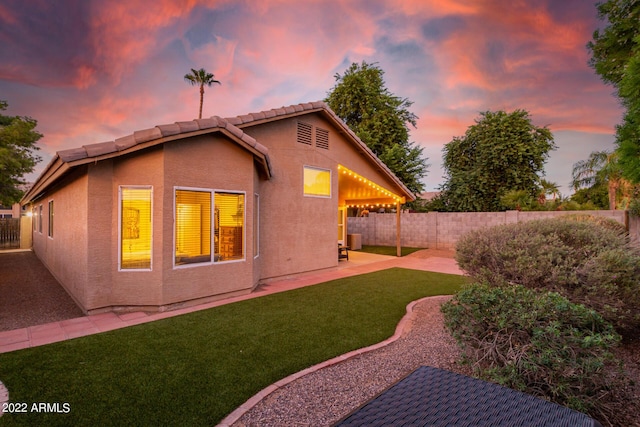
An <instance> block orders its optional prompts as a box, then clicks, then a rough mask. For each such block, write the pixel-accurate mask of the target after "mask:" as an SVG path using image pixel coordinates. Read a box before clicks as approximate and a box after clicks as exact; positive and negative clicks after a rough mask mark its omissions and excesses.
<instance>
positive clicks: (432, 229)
mask: <svg viewBox="0 0 640 427" xmlns="http://www.w3.org/2000/svg"><path fill="white" fill-rule="evenodd" d="M568 214H583V215H584V214H589V215H597V216H603V217H606V218H611V219H613V220H615V221H618V222H620V223H621V224H626V223H627V221H629V232H630V235H631V238H632V240H633V239H635V240H636V241H638V235H639V233H640V219H638V218H633V217H632V218H633V220H628V219H627V218H628V215H627V213H626V212H625V211H571V212H569V211H541V212H537V211H534V212H519V211H507V212H428V213H403V214H401V240H400V241H401V243H402V246H407V247H417V248H432V249H455V246H456V243H457V241H458V239H460V237H462V236H463V235H464V234H466V233H468V232H469V231H472V230H476V229H478V228H483V227H493V226H496V225H503V224H512V223H517V222H525V221H532V220H536V219H544V218H555V217H559V216H564V215H568ZM347 233H349V234H361V235H362V244H363V245H380V246H395V244H396V215H395V214H375V213H372V214H370V215H369V216H368V217H360V218H348V222H347ZM639 244H640V243H639Z"/></svg>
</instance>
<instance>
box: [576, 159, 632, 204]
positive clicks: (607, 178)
mask: <svg viewBox="0 0 640 427" xmlns="http://www.w3.org/2000/svg"><path fill="white" fill-rule="evenodd" d="M572 175H573V181H571V185H572V186H573V189H574V190H578V189H579V188H580V187H592V186H594V185H596V184H600V183H606V184H607V186H608V189H609V209H611V210H613V209H615V208H616V194H617V192H618V189H619V188H621V187H622V189H625V188H627V187H629V183H628V181H627V180H626V179H624V178H623V177H622V168H621V167H620V165H619V164H618V154H617V153H616V152H615V151H614V152H609V151H594V152H592V153H591V154H590V155H589V158H588V159H587V160H580V161H579V162H578V163H575V164H574V165H573V172H572Z"/></svg>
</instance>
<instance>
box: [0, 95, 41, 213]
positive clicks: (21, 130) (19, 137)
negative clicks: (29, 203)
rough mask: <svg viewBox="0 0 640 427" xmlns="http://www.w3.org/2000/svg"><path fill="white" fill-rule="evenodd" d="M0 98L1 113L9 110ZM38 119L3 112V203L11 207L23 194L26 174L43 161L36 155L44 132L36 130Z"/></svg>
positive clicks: (0, 168) (0, 145)
mask: <svg viewBox="0 0 640 427" xmlns="http://www.w3.org/2000/svg"><path fill="white" fill-rule="evenodd" d="M7 107H8V104H7V102H6V101H0V112H1V111H4V110H6V109H7ZM37 124H38V122H37V121H35V120H33V119H32V118H30V117H20V116H5V115H3V114H1V113H0V204H2V205H5V206H11V205H12V204H14V203H16V202H18V201H19V200H20V198H21V197H22V194H23V191H22V190H21V189H20V187H21V186H22V185H24V184H25V181H24V180H23V176H24V175H25V174H28V173H30V172H33V169H34V167H35V166H36V164H37V163H38V162H39V161H40V160H41V158H40V157H39V156H37V155H36V154H35V151H37V150H39V149H40V147H38V146H36V145H35V144H36V142H37V141H38V140H39V139H40V138H42V134H41V133H39V132H37V131H36V130H35V127H36V125H37Z"/></svg>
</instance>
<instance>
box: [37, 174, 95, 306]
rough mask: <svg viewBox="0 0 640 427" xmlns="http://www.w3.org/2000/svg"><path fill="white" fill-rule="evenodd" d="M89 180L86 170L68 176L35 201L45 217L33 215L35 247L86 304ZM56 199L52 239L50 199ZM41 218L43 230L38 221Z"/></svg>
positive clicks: (45, 263) (60, 278)
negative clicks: (50, 232) (49, 234)
mask: <svg viewBox="0 0 640 427" xmlns="http://www.w3.org/2000/svg"><path fill="white" fill-rule="evenodd" d="M88 187H89V179H88V176H87V174H86V172H85V171H79V172H78V173H77V174H75V175H74V176H73V177H69V178H68V179H65V180H64V181H63V182H62V183H61V185H59V186H57V187H56V189H55V190H54V191H52V192H50V193H47V194H46V195H45V196H44V197H42V198H41V199H39V200H37V201H36V202H34V203H33V204H32V207H33V208H34V209H36V212H38V211H39V207H40V205H42V218H39V217H36V215H34V216H33V218H32V220H33V222H34V223H35V230H34V229H33V227H32V232H31V234H32V244H33V250H34V252H35V254H36V255H37V256H38V258H39V259H40V260H41V261H42V263H43V264H44V265H45V266H46V267H47V268H48V269H49V271H50V272H51V273H52V274H53V276H54V277H55V278H56V279H57V280H58V281H59V282H60V284H61V285H62V286H63V287H64V288H65V289H66V290H67V292H68V293H69V294H70V295H71V296H72V297H73V298H74V299H75V301H76V302H77V303H78V305H80V307H85V306H86V303H87V299H86V286H87V275H88V257H87V247H88V234H87V230H88V223H87V218H88V197H87V194H88V192H87V190H88ZM51 200H53V202H54V230H53V238H51V237H49V236H48V233H47V232H48V227H49V203H48V202H49V201H51ZM39 221H42V232H40V231H39V224H38V222H39Z"/></svg>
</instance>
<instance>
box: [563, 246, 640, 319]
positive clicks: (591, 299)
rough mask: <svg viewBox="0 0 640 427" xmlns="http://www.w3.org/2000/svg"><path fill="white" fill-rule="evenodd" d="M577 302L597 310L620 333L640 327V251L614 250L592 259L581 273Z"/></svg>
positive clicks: (573, 295) (630, 249)
mask: <svg viewBox="0 0 640 427" xmlns="http://www.w3.org/2000/svg"><path fill="white" fill-rule="evenodd" d="M577 274H578V279H579V281H580V287H579V288H577V289H576V290H575V291H574V292H573V293H572V295H571V299H572V301H574V302H579V303H582V304H585V305H587V306H589V307H592V308H594V309H595V310H596V311H598V313H600V314H601V315H602V316H603V317H604V318H605V319H606V320H608V321H609V322H611V323H613V324H614V326H615V327H616V329H618V330H620V331H625V330H631V329H634V328H636V327H638V326H639V325H640V292H639V291H640V252H638V251H637V250H636V249H633V248H631V247H629V248H625V249H610V250H607V251H604V252H601V253H600V254H598V255H597V256H595V257H593V258H591V259H589V260H588V261H587V262H586V263H584V265H582V266H581V267H580V268H579V269H578V271H577Z"/></svg>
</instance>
